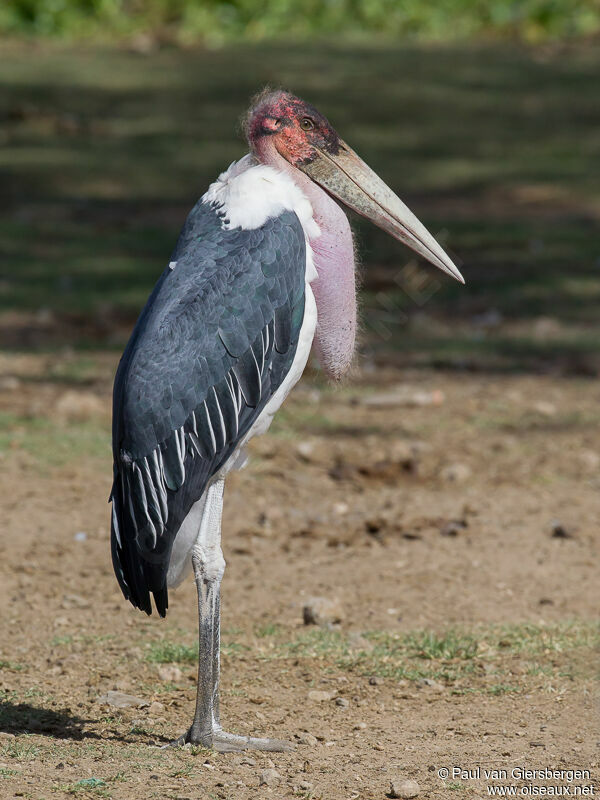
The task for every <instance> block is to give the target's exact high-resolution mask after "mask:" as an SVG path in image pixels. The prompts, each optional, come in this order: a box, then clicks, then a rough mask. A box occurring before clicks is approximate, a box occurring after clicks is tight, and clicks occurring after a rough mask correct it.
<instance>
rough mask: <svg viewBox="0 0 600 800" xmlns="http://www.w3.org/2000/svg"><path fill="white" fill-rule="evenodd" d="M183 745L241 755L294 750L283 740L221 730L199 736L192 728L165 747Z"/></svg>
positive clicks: (293, 746)
mask: <svg viewBox="0 0 600 800" xmlns="http://www.w3.org/2000/svg"><path fill="white" fill-rule="evenodd" d="M185 744H192V745H198V746H200V747H206V748H207V749H209V750H216V752H217V753H242V752H244V750H265V751H267V752H270V753H285V752H287V751H289V750H294V749H295V745H294V744H293V743H292V742H286V741H284V740H283V739H259V738H257V737H255V736H238V735H237V734H235V733H227V732H226V731H224V730H223V729H222V728H215V729H214V730H213V731H212V732H211V733H208V734H206V733H205V734H201V733H199V732H198V731H195V730H194V726H193V725H192V727H191V728H190V729H189V730H188V731H187V733H184V734H183V735H182V736H180V737H179V738H178V739H175V741H174V742H171V743H170V744H168V745H167V747H183V745H185Z"/></svg>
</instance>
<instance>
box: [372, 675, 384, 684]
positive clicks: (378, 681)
mask: <svg viewBox="0 0 600 800" xmlns="http://www.w3.org/2000/svg"><path fill="white" fill-rule="evenodd" d="M382 683H383V678H379V677H378V676H377V675H371V677H370V678H369V685H370V686H381V684H382Z"/></svg>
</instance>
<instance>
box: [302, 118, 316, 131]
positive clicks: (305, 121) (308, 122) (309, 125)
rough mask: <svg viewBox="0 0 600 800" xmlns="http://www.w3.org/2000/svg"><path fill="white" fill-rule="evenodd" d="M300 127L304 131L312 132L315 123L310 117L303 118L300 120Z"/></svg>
mask: <svg viewBox="0 0 600 800" xmlns="http://www.w3.org/2000/svg"><path fill="white" fill-rule="evenodd" d="M300 127H301V128H302V130H303V131H312V129H313V128H314V127H315V123H314V122H313V121H312V119H311V118H310V117H302V119H301V120H300Z"/></svg>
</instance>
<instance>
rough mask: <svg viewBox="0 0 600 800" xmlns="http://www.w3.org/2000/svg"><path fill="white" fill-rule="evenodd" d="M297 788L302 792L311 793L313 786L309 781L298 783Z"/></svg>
mask: <svg viewBox="0 0 600 800" xmlns="http://www.w3.org/2000/svg"><path fill="white" fill-rule="evenodd" d="M298 788H299V789H301V790H302V791H303V792H312V790H313V785H312V783H311V782H310V781H300V783H299V784H298Z"/></svg>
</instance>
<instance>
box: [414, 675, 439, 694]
mask: <svg viewBox="0 0 600 800" xmlns="http://www.w3.org/2000/svg"><path fill="white" fill-rule="evenodd" d="M417 686H427V687H428V688H429V689H433V690H434V691H435V692H443V691H444V685H443V684H441V683H438V682H437V681H434V680H432V679H431V678H421V680H420V681H419V682H418V684H417Z"/></svg>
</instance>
